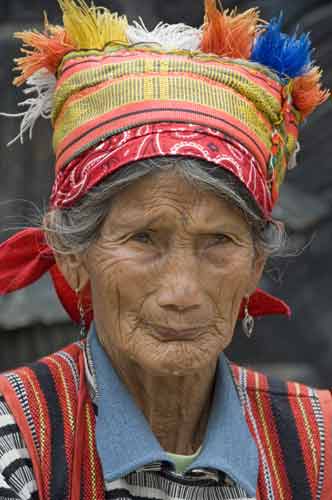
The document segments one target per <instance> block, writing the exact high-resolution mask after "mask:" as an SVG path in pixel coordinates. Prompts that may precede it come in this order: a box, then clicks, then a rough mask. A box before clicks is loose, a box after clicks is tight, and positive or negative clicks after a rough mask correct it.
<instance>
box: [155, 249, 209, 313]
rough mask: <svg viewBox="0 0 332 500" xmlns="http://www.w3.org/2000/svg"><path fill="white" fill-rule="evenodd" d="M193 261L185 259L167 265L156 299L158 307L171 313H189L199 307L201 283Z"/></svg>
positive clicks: (200, 302)
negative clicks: (171, 311)
mask: <svg viewBox="0 0 332 500" xmlns="http://www.w3.org/2000/svg"><path fill="white" fill-rule="evenodd" d="M194 260H195V259H193V258H190V257H189V258H188V257H187V258H182V259H177V260H176V261H175V262H174V261H173V262H172V263H169V265H168V266H167V269H165V271H164V272H163V273H162V276H161V287H160V289H159V291H158V297H157V301H158V304H159V306H160V307H162V308H165V309H169V310H173V311H186V310H188V311H189V310H194V309H199V308H200V307H201V305H202V290H201V283H200V280H199V277H198V269H197V263H196V262H194Z"/></svg>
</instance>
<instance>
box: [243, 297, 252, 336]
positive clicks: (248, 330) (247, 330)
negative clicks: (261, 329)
mask: <svg viewBox="0 0 332 500" xmlns="http://www.w3.org/2000/svg"><path fill="white" fill-rule="evenodd" d="M254 328H255V320H254V318H253V317H252V316H251V314H250V313H249V297H246V304H245V306H244V318H243V320H242V329H243V332H244V334H245V335H246V337H248V339H250V338H251V336H252V334H253V331H254Z"/></svg>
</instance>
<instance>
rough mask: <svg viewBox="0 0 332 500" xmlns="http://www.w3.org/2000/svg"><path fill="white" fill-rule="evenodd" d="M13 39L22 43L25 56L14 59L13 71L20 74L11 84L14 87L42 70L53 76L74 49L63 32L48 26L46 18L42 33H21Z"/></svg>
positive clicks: (58, 27)
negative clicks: (14, 66)
mask: <svg viewBox="0 0 332 500" xmlns="http://www.w3.org/2000/svg"><path fill="white" fill-rule="evenodd" d="M15 37H16V38H18V39H20V40H22V41H23V47H22V48H21V52H22V53H23V54H25V55H24V56H23V57H20V58H18V59H15V62H16V68H15V70H16V71H19V72H20V73H21V74H20V75H19V76H18V77H17V78H15V80H14V82H13V83H14V85H16V86H19V85H22V84H23V83H24V82H25V81H26V80H27V79H28V78H29V77H30V76H32V75H33V74H34V73H35V72H36V71H38V70H40V69H42V68H45V69H47V70H48V71H50V72H51V73H53V74H55V73H56V70H57V68H58V66H59V64H60V62H61V60H62V58H63V57H64V56H65V55H66V54H68V53H69V52H71V51H72V50H74V49H75V47H74V46H73V44H72V43H71V41H70V40H69V37H68V35H67V33H66V32H65V30H64V29H63V28H61V27H60V26H52V25H50V24H48V21H47V17H46V16H45V29H44V33H39V32H38V31H23V32H19V33H15Z"/></svg>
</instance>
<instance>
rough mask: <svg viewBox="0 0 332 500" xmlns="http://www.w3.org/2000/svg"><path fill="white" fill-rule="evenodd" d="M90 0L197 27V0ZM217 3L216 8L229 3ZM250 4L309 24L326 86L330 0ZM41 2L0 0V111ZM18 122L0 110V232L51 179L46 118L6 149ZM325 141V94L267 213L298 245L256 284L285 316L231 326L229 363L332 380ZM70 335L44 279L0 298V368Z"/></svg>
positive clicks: (331, 253) (30, 211)
mask: <svg viewBox="0 0 332 500" xmlns="http://www.w3.org/2000/svg"><path fill="white" fill-rule="evenodd" d="M96 3H99V4H103V5H106V6H110V7H111V8H112V10H114V11H115V10H118V11H119V12H120V13H126V14H127V15H128V16H129V18H130V20H131V19H133V18H137V17H138V16H139V15H140V16H142V17H143V19H144V20H145V21H146V24H147V26H148V27H150V28H152V27H153V26H154V25H155V24H156V23H157V22H158V21H159V20H163V21H166V22H169V23H173V22H180V21H182V22H186V23H188V24H193V25H200V24H201V22H202V19H203V0H202V1H197V0H196V2H192V0H191V1H189V0H182V1H181V2H179V1H178V0H176V1H175V0H168V1H167V2H160V0H158V1H157V0H153V1H149V2H138V1H135V0H127V1H121V0H113V1H112V2H107V1H103V2H96ZM223 3H224V7H233V6H234V5H235V4H234V3H233V2H230V1H229V2H226V1H225V2H223ZM237 5H238V7H239V8H240V10H243V9H245V8H248V7H252V6H253V3H252V2H248V1H239V2H238V3H237ZM257 5H258V6H259V7H260V8H261V11H262V16H263V17H264V18H267V19H269V18H270V17H272V16H276V15H278V14H279V12H280V10H283V11H284V16H285V29H286V30H288V31H289V30H293V29H294V28H295V27H296V26H297V25H299V27H300V29H301V30H308V31H311V33H312V40H313V45H314V46H315V47H316V52H315V58H316V59H317V60H318V61H319V63H320V65H321V66H322V67H323V68H324V70H325V74H324V81H325V84H326V85H327V86H329V87H331V86H332V32H331V26H332V2H331V1H314V0H293V1H292V2H289V1H287V2H286V1H274V0H265V1H260V2H257ZM43 10H47V12H48V15H49V19H50V20H51V21H52V22H56V21H60V15H59V9H58V7H57V4H56V1H55V0H10V1H7V0H1V3H0V61H1V64H0V95H1V101H0V107H1V110H2V111H5V112H15V110H16V103H17V102H18V101H19V100H22V99H21V98H22V95H21V93H20V91H17V90H15V89H13V88H12V87H11V85H10V81H11V79H12V76H13V75H12V60H13V58H14V57H16V56H17V55H18V43H17V42H16V41H15V40H13V38H12V33H13V32H14V31H15V30H17V29H22V28H28V27H32V26H36V27H38V26H40V23H41V20H42V12H43ZM18 126H19V120H17V121H15V120H8V119H5V118H2V117H1V118H0V153H1V154H0V169H1V180H0V240H4V239H5V238H7V237H8V236H9V235H10V234H12V232H13V229H14V228H18V227H21V226H22V225H29V221H30V220H31V219H32V220H34V221H35V219H36V215H37V214H38V213H39V216H40V214H41V213H42V210H43V208H44V207H45V206H46V205H47V201H48V197H49V193H50V187H51V183H52V180H53V170H52V164H53V154H52V151H51V147H50V144H51V130H50V125H49V123H47V122H46V121H44V120H42V121H41V122H40V123H38V124H37V126H36V128H35V133H34V138H33V141H32V142H29V141H26V144H25V145H24V146H20V145H19V144H18V145H15V146H13V147H11V148H9V149H7V148H6V147H5V144H6V143H7V142H8V141H9V140H10V139H11V138H12V137H13V136H14V135H15V134H16V133H17V129H18ZM331 143H332V104H331V101H330V102H329V103H327V104H326V105H325V106H323V107H322V109H320V110H318V111H317V112H316V113H315V114H314V115H313V116H312V117H311V118H310V120H309V121H308V123H306V124H305V125H304V126H303V129H302V132H301V145H302V150H301V153H300V155H299V163H300V166H299V167H298V168H297V169H296V170H294V171H293V172H290V173H289V175H288V179H287V182H286V183H285V185H284V189H283V192H282V197H281V202H280V205H279V207H278V208H277V210H276V213H275V215H276V217H279V218H281V219H283V220H285V221H286V223H287V228H288V231H289V234H290V236H291V244H292V246H295V247H296V248H302V249H303V251H302V252H301V254H300V255H299V256H297V257H291V258H287V259H283V260H280V259H279V260H275V261H274V262H271V263H270V264H269V266H268V269H267V272H266V275H265V277H264V280H263V283H262V284H263V286H264V288H265V289H266V290H268V291H269V292H271V293H275V294H276V295H278V296H280V297H282V298H283V299H285V300H286V301H288V303H289V304H290V305H291V307H292V309H293V316H292V319H291V320H286V319H284V318H277V317H276V318H265V319H261V320H259V321H257V322H256V329H255V336H254V338H253V339H251V340H247V339H246V338H245V337H244V335H243V334H242V332H241V330H239V331H238V332H237V333H236V335H235V338H234V341H233V343H232V346H231V348H230V349H229V351H228V354H229V356H230V357H231V358H232V359H233V360H234V361H236V362H239V363H244V364H246V365H250V366H255V367H258V368H260V369H264V370H266V371H268V372H270V373H274V374H277V375H278V376H281V377H283V378H288V377H290V378H295V379H298V380H303V381H305V382H306V383H309V384H312V385H319V386H321V387H330V386H331V385H332V363H331V361H332V307H331V303H332V300H331V299H332V286H331V278H332V217H331V207H332V172H331V168H332V165H331V159H330V158H331V150H332V146H331ZM18 199H19V200H20V201H18ZM11 200H17V201H16V202H15V203H14V202H10V201H11ZM37 209H38V210H37ZM10 228H11V229H12V231H10V230H9V229H10ZM309 242H311V243H310V244H309ZM77 337H78V328H77V327H75V326H73V325H71V324H70V323H69V322H68V320H67V318H66V315H65V313H64V312H63V311H62V308H61V306H60V305H59V304H58V301H57V299H56V298H55V295H54V292H53V290H52V287H51V285H50V282H49V280H48V278H47V277H46V278H44V279H42V280H41V281H40V282H39V283H37V284H35V285H33V286H31V287H29V288H28V289H26V290H24V291H21V292H18V293H15V294H12V295H10V296H7V297H4V298H0V339H1V343H0V370H4V369H7V368H9V367H13V366H16V365H18V364H22V363H26V362H28V361H30V360H32V359H34V358H36V357H38V356H41V355H42V354H44V353H48V352H51V351H53V350H55V349H57V348H58V347H59V346H60V345H64V344H66V343H68V342H70V341H71V340H72V339H74V338H77Z"/></svg>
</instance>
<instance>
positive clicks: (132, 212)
mask: <svg viewBox="0 0 332 500" xmlns="http://www.w3.org/2000/svg"><path fill="white" fill-rule="evenodd" d="M110 218H111V219H112V222H116V223H117V224H128V223H130V224H137V223H140V222H143V223H144V222H148V223H149V224H163V223H166V222H168V223H169V222H172V221H173V222H174V223H177V222H180V221H181V222H184V223H186V224H189V223H191V224H204V225H210V224H213V223H220V222H221V221H227V220H228V221H230V222H232V221H234V222H235V223H237V224H243V225H246V221H245V219H244V217H243V215H242V214H241V213H240V211H239V209H238V208H237V207H235V206H233V205H232V204H231V203H230V202H229V201H226V200H225V199H224V198H222V197H220V196H218V195H217V193H215V192H213V191H212V190H207V189H204V188H203V187H200V186H199V185H195V184H193V183H192V182H189V181H188V180H186V179H185V178H183V176H181V175H179V174H177V173H174V172H166V173H165V172H164V173H162V174H160V175H156V176H148V177H145V178H142V179H139V180H137V181H135V183H134V184H132V185H131V186H129V187H128V188H126V189H125V190H123V191H122V192H121V193H120V194H119V195H118V196H117V197H116V199H115V203H114V204H113V206H112V211H111V214H110Z"/></svg>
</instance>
